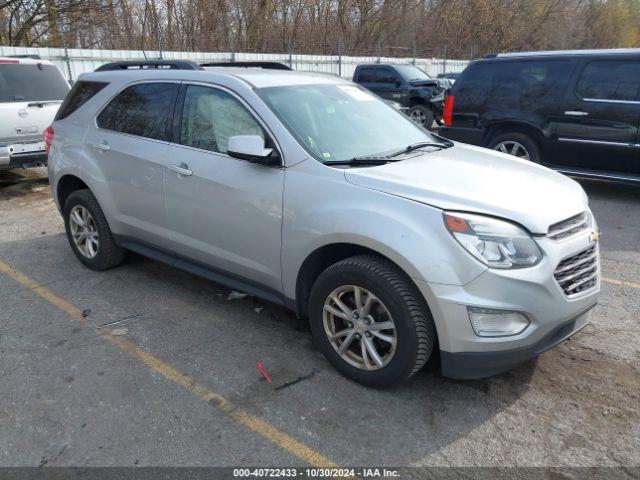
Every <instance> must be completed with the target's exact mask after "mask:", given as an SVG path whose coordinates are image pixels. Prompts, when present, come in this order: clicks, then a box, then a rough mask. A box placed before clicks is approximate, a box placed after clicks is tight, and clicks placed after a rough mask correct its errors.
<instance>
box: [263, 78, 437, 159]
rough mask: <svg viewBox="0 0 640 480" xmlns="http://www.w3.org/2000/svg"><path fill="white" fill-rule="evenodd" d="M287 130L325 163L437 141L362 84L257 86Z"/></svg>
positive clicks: (381, 153) (376, 154)
mask: <svg viewBox="0 0 640 480" xmlns="http://www.w3.org/2000/svg"><path fill="white" fill-rule="evenodd" d="M257 92H258V94H259V95H260V97H261V98H262V99H263V100H264V101H265V103H266V104H267V105H268V106H269V107H270V108H271V110H273V112H274V113H275V114H276V115H277V116H278V117H279V118H280V120H281V121H282V122H283V123H284V125H285V126H286V127H287V129H288V130H289V131H290V132H291V133H292V134H293V135H294V136H295V137H296V138H297V139H298V141H299V142H301V143H302V145H304V146H305V147H306V149H307V151H309V152H310V153H311V154H312V155H313V156H314V157H315V158H317V159H318V160H320V161H321V162H324V163H328V164H329V163H332V162H341V161H342V162H344V161H346V160H350V159H353V158H357V157H367V156H380V155H386V154H389V153H392V152H397V151H398V150H401V149H403V148H406V147H407V146H408V145H411V144H416V143H420V142H434V141H437V140H436V138H435V137H433V136H432V135H430V134H429V133H428V132H427V131H426V130H423V129H422V128H421V127H419V126H418V125H416V124H415V123H413V122H412V121H411V120H409V118H408V117H406V116H405V115H404V114H402V113H399V112H397V111H396V110H395V109H394V108H393V107H391V106H389V105H387V104H386V103H385V102H383V101H382V100H380V99H379V98H378V97H376V96H375V95H373V94H372V93H370V92H369V91H368V90H365V89H363V88H360V87H358V86H356V85H350V84H343V85H336V84H330V85H298V86H287V87H268V88H261V89H258V90H257Z"/></svg>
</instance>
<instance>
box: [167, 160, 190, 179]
mask: <svg viewBox="0 0 640 480" xmlns="http://www.w3.org/2000/svg"><path fill="white" fill-rule="evenodd" d="M169 170H171V171H172V172H176V173H178V174H180V175H184V176H185V177H190V176H191V175H193V172H192V171H191V170H189V165H187V164H186V163H180V164H178V165H173V164H172V165H169Z"/></svg>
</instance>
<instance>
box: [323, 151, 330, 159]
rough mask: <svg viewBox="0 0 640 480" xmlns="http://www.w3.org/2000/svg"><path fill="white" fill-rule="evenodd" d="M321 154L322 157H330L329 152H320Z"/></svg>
mask: <svg viewBox="0 0 640 480" xmlns="http://www.w3.org/2000/svg"><path fill="white" fill-rule="evenodd" d="M322 156H323V157H324V158H331V154H330V153H329V152H322Z"/></svg>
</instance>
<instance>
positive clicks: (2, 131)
mask: <svg viewBox="0 0 640 480" xmlns="http://www.w3.org/2000/svg"><path fill="white" fill-rule="evenodd" d="M67 92H69V84H68V83H67V81H66V80H65V79H64V77H63V76H62V73H60V70H58V68H57V67H56V66H55V65H53V64H51V62H48V61H46V60H40V59H33V58H11V57H0V169H8V168H18V167H29V166H38V165H45V164H46V163H47V154H46V152H45V149H44V144H45V143H44V139H43V134H44V131H45V129H46V128H47V127H48V126H49V125H51V122H52V121H53V118H54V117H55V115H56V112H57V111H58V108H59V107H60V104H61V103H62V100H63V99H64V97H65V95H66V94H67Z"/></svg>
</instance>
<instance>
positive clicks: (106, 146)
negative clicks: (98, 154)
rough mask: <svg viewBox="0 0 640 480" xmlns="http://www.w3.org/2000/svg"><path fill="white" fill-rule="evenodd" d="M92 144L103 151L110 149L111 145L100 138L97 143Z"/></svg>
mask: <svg viewBox="0 0 640 480" xmlns="http://www.w3.org/2000/svg"><path fill="white" fill-rule="evenodd" d="M93 146H94V147H96V148H97V149H98V150H102V151H103V152H108V151H109V150H111V147H110V146H109V144H108V143H107V141H106V140H102V141H101V142H99V143H94V144H93Z"/></svg>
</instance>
